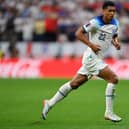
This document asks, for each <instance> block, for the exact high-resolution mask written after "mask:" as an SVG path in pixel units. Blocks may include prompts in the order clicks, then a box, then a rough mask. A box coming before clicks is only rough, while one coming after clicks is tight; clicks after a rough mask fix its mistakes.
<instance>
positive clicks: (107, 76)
mask: <svg viewBox="0 0 129 129" xmlns="http://www.w3.org/2000/svg"><path fill="white" fill-rule="evenodd" d="M98 77H100V78H102V79H104V80H106V81H107V82H110V83H114V84H117V83H118V77H117V75H116V74H115V73H114V72H113V71H112V70H111V69H110V68H109V67H108V66H106V67H105V68H104V69H102V70H100V72H99V74H98Z"/></svg>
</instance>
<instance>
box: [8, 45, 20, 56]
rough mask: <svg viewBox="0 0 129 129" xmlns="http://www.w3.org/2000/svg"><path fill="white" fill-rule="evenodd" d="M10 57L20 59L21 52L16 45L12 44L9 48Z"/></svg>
mask: <svg viewBox="0 0 129 129" xmlns="http://www.w3.org/2000/svg"><path fill="white" fill-rule="evenodd" d="M8 57H11V58H17V57H19V51H18V49H17V48H16V46H15V43H10V44H9V47H8Z"/></svg>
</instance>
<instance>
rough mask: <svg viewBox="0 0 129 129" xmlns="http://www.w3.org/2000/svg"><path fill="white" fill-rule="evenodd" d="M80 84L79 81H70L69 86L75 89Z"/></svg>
mask: <svg viewBox="0 0 129 129" xmlns="http://www.w3.org/2000/svg"><path fill="white" fill-rule="evenodd" d="M80 85H81V84H80V83H79V82H70V86H71V87H72V89H77V88H79V86H80Z"/></svg>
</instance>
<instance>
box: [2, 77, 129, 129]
mask: <svg viewBox="0 0 129 129" xmlns="http://www.w3.org/2000/svg"><path fill="white" fill-rule="evenodd" d="M66 81H68V80H67V79H0V129H129V100H128V99H129V80H120V82H119V84H118V86H117V88H116V99H115V105H114V108H115V112H116V113H117V114H119V115H120V116H121V117H122V118H123V121H121V122H119V123H113V122H110V121H107V120H104V118H103V114H104V110H105V95H104V94H105V87H106V82H105V81H103V80H90V81H89V82H87V83H85V84H83V86H82V87H80V88H79V89H78V90H75V91H73V92H72V93H71V94H69V95H68V97H66V98H65V99H64V100H63V101H61V102H60V103H58V104H57V105H56V106H55V107H54V108H53V109H52V110H51V111H50V112H49V114H48V117H47V120H46V121H44V120H42V119H41V117H40V115H41V110H42V100H43V99H45V98H50V97H52V96H53V95H54V94H55V92H56V91H57V90H58V88H59V87H60V85H62V84H63V83H64V82H66Z"/></svg>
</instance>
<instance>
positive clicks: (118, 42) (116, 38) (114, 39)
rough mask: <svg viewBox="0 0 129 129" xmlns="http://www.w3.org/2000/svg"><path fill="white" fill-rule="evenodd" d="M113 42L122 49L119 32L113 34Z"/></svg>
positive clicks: (117, 47)
mask: <svg viewBox="0 0 129 129" xmlns="http://www.w3.org/2000/svg"><path fill="white" fill-rule="evenodd" d="M112 44H113V45H114V46H115V48H116V49H117V50H120V49H121V44H120V40H119V38H118V35H117V34H116V35H114V36H113V39H112Z"/></svg>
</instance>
